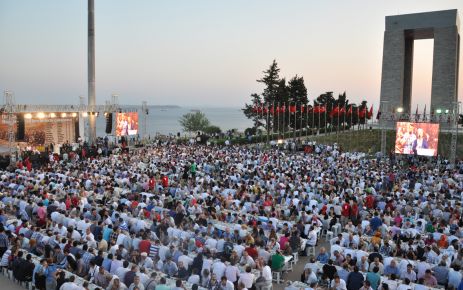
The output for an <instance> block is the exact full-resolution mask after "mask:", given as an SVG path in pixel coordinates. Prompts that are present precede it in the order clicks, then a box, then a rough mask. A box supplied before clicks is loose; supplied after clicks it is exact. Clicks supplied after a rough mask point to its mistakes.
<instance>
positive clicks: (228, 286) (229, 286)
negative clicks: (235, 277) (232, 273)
mask: <svg viewBox="0 0 463 290" xmlns="http://www.w3.org/2000/svg"><path fill="white" fill-rule="evenodd" d="M219 289H221V290H234V289H235V285H233V283H232V282H231V281H229V280H227V277H222V278H221V279H220V284H219Z"/></svg>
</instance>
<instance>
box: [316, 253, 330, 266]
mask: <svg viewBox="0 0 463 290" xmlns="http://www.w3.org/2000/svg"><path fill="white" fill-rule="evenodd" d="M329 258H330V256H329V255H328V253H324V254H318V256H317V261H319V262H320V263H322V264H326V263H328V259H329Z"/></svg>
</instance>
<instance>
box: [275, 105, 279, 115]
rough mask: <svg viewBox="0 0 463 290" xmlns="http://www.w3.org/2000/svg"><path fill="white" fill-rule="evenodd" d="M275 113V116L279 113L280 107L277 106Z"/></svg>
mask: <svg viewBox="0 0 463 290" xmlns="http://www.w3.org/2000/svg"><path fill="white" fill-rule="evenodd" d="M276 112H277V114H279V113H280V107H279V106H277V109H276Z"/></svg>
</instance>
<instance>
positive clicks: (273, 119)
mask: <svg viewBox="0 0 463 290" xmlns="http://www.w3.org/2000/svg"><path fill="white" fill-rule="evenodd" d="M274 137H275V101H272V140H273V138H274Z"/></svg>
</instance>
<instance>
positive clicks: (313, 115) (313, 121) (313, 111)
mask: <svg viewBox="0 0 463 290" xmlns="http://www.w3.org/2000/svg"><path fill="white" fill-rule="evenodd" d="M314 128H315V100H314V101H313V108H312V128H311V130H312V135H313V129H314Z"/></svg>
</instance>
